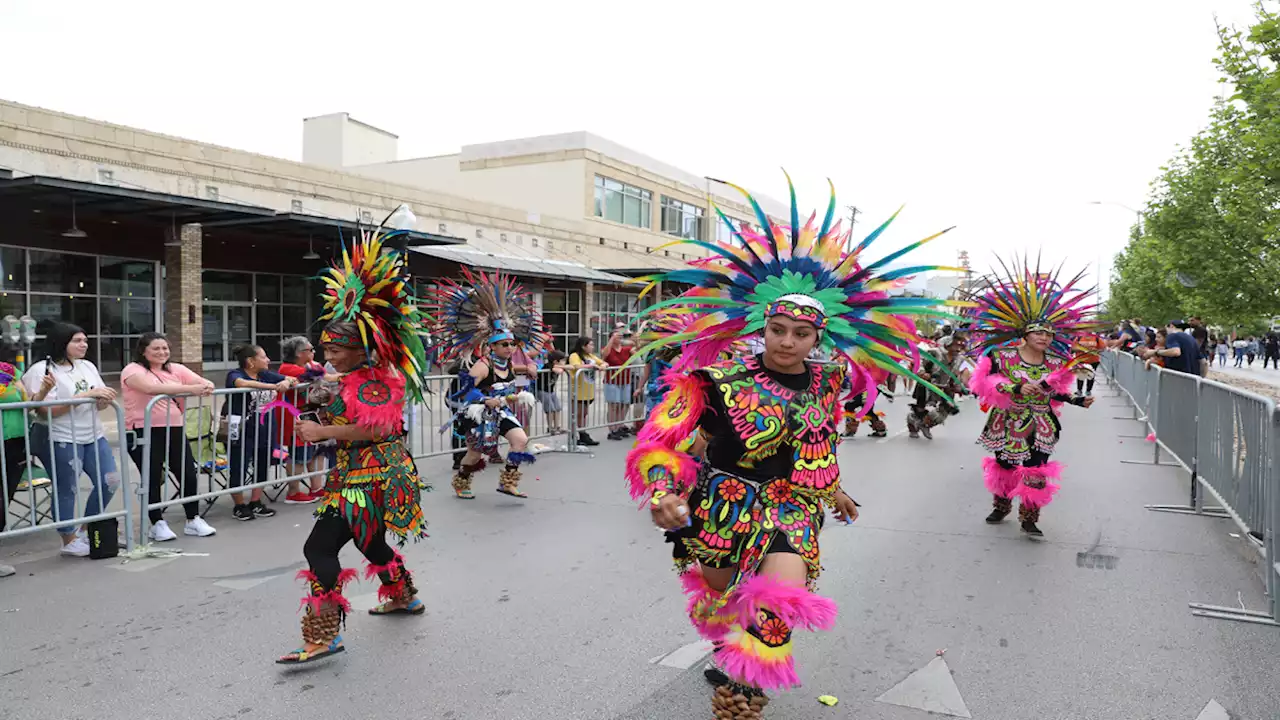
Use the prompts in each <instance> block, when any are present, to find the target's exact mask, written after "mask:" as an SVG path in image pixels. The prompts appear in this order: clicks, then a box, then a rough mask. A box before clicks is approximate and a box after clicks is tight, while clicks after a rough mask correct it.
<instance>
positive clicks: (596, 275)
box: [412, 246, 630, 285]
mask: <svg viewBox="0 0 1280 720" xmlns="http://www.w3.org/2000/svg"><path fill="white" fill-rule="evenodd" d="M412 249H413V251H414V252H419V253H422V254H423V255H428V256H430V257H434V258H439V259H441V260H448V261H449V262H455V263H458V264H459V265H468V266H471V267H477V268H481V269H484V270H501V271H502V272H506V273H511V274H512V275H527V276H530V277H542V278H551V279H553V280H578V281H581V282H598V283H609V284H613V285H621V284H623V283H625V282H627V280H629V279H630V278H627V277H624V276H622V275H615V274H613V273H607V272H604V271H602V270H596V269H594V268H589V267H587V266H586V265H582V264H580V263H575V262H569V261H567V260H546V259H542V258H532V257H515V256H513V255H503V254H500V253H490V252H484V251H482V250H476V249H473V248H466V247H421V246H419V247H414V248H412Z"/></svg>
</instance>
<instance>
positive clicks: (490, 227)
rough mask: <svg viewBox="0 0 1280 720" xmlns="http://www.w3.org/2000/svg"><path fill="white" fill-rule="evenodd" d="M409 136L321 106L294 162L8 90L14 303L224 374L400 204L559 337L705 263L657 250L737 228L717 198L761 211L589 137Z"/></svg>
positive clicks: (740, 214)
mask: <svg viewBox="0 0 1280 720" xmlns="http://www.w3.org/2000/svg"><path fill="white" fill-rule="evenodd" d="M397 143H398V138H396V136H395V135H394V134H393V133H392V132H390V131H388V130H386V129H380V128H374V127H372V126H369V125H366V124H364V123H360V122H359V121H357V120H354V119H352V118H350V117H349V116H347V115H345V114H338V115H328V116H322V117H320V118H310V119H307V120H305V121H304V122H303V147H304V161H303V162H297V161H292V160H286V159H281V158H275V157H269V156H265V155H260V154H255V153H250V152H246V151H242V150H236V149H233V148H226V147H221V146H217V145H212V144H209V143H202V142H198V141H195V140H189V139H184V138H178V137H173V136H168V135H163V134H160V133H155V132H150V131H147V130H143V129H138V128H130V127H125V126H121V125H115V124H111V123H107V122H103V121H99V120H94V119H90V118H84V117H78V116H73V115H69V114H66V113H60V112H56V111H53V110H46V109H42V108H36V107H31V106H26V105H21V104H18V103H13V102H8V101H3V100H0V220H2V221H3V222H0V265H3V266H4V268H5V272H3V273H0V305H3V307H0V310H3V311H4V314H23V313H30V314H32V315H33V316H37V320H39V321H41V323H43V324H45V325H47V324H48V323H51V322H53V321H55V320H71V321H74V322H76V323H77V324H80V325H82V326H85V327H86V330H90V331H91V341H92V343H93V344H94V347H95V349H94V350H93V353H94V354H93V357H91V359H94V358H96V360H95V361H96V362H98V363H99V365H100V366H101V367H102V368H103V370H104V371H105V372H108V373H110V372H113V371H118V368H119V367H120V366H121V365H122V364H123V363H124V362H126V361H127V359H128V356H129V353H130V350H131V347H130V344H131V342H132V341H133V340H135V339H136V337H137V335H138V334H140V333H141V332H144V331H146V330H151V329H159V330H162V331H164V332H166V333H167V334H169V335H170V336H171V338H172V339H173V341H174V344H175V354H176V358H177V359H178V360H180V361H182V362H185V363H188V364H191V365H193V366H197V367H199V366H201V365H204V366H206V367H208V368H209V369H214V370H217V369H221V368H225V367H227V366H228V364H229V362H230V350H231V348H232V347H233V346H234V345H235V344H241V343H244V342H251V341H252V342H258V343H259V344H262V345H263V346H264V347H268V348H269V350H268V352H269V353H271V352H272V351H273V348H274V347H275V346H276V345H277V344H278V341H279V340H280V339H281V338H282V337H286V336H288V335H291V334H297V333H311V334H314V333H313V332H312V331H314V330H315V328H314V327H312V325H311V320H312V319H313V318H314V314H315V302H314V291H315V290H316V288H315V287H314V285H313V283H310V282H309V281H308V278H310V277H312V276H314V274H315V273H316V272H317V271H318V270H319V269H320V267H321V266H322V265H323V261H324V259H325V258H328V257H330V256H331V255H332V253H333V252H335V250H336V248H337V243H338V234H339V232H340V231H341V232H345V233H346V234H347V235H349V234H350V232H351V230H352V229H353V226H354V224H355V223H356V222H362V223H376V222H378V221H380V220H381V219H382V218H384V217H386V216H387V215H388V214H389V213H391V212H392V211H393V210H394V209H396V208H397V207H399V206H400V205H402V204H403V205H407V206H408V207H409V208H410V209H411V210H412V211H413V213H414V215H415V216H416V225H415V227H414V230H415V238H416V241H415V242H416V243H417V246H416V247H414V248H413V250H414V251H416V252H415V253H414V257H415V261H414V265H413V267H414V273H415V275H416V276H417V277H419V278H420V279H422V280H423V281H424V282H426V283H429V282H430V281H431V278H432V277H435V276H441V275H454V274H456V273H457V271H458V267H459V265H464V264H465V265H469V266H471V267H475V268H480V269H508V270H510V271H512V272H514V273H516V274H518V275H520V276H521V279H522V281H524V282H525V284H526V285H527V286H529V287H530V289H531V290H532V291H533V292H534V294H535V296H536V297H537V299H538V301H539V303H540V304H541V306H542V308H543V310H544V314H545V315H546V316H547V317H548V320H549V321H550V322H552V323H553V324H554V325H555V327H554V330H555V334H556V336H557V344H559V345H565V344H567V343H569V342H571V340H572V339H573V338H574V337H576V335H578V334H591V335H595V336H596V337H597V338H603V337H604V335H605V334H606V333H607V330H608V328H611V327H612V326H613V324H614V323H615V322H625V321H627V320H628V319H630V318H633V317H634V315H635V314H636V313H637V312H638V311H639V310H640V309H641V307H640V306H641V303H640V302H638V301H637V300H636V294H637V293H638V290H639V287H638V286H636V285H635V284H627V283H626V280H627V279H628V277H627V276H634V275H638V274H645V273H649V272H654V271H659V270H663V269H672V268H676V267H680V266H682V265H683V264H684V262H685V261H686V260H687V259H689V258H691V257H693V254H692V253H691V252H690V251H689V250H687V249H681V248H665V249H664V248H661V246H662V245H663V244H665V243H668V242H670V241H672V240H675V239H677V238H678V237H681V236H684V237H703V238H706V237H715V236H716V235H715V234H716V233H718V232H719V233H723V231H718V230H717V229H716V228H717V225H718V223H714V222H712V219H711V216H712V213H711V211H710V205H709V203H708V201H707V196H708V194H710V195H711V196H712V197H714V198H715V202H716V203H717V204H718V205H719V206H720V207H721V209H722V211H724V212H725V213H726V214H728V215H729V216H731V217H733V218H735V219H736V220H750V219H751V218H752V214H751V213H750V212H749V208H747V207H746V206H745V205H743V204H742V203H741V202H740V200H739V199H736V198H735V197H734V196H735V194H736V193H735V192H734V191H732V190H731V189H729V188H727V187H725V186H723V185H721V184H719V183H716V182H714V181H712V180H708V179H706V178H700V177H698V176H695V175H692V174H689V173H685V172H683V171H680V170H679V169H677V168H674V167H672V166H669V165H665V164H664V163H661V162H659V161H657V160H654V159H652V158H650V157H648V156H645V155H642V154H640V153H637V152H634V151H631V150H628V149H626V148H623V147H621V146H618V145H616V144H613V143H610V142H609V141H607V140H605V139H603V138H599V137H597V136H594V135H591V134H589V133H567V134H562V135H553V136H546V137H541V138H530V139H526V140H515V141H506V142H498V143H487V144H483V145H475V146H467V147H464V148H462V149H461V150H460V151H459V152H458V153H456V154H453V155H448V156H443V157H436V158H419V159H412V160H399V159H397V158H396V157H395V155H396V146H397ZM758 199H760V200H761V202H762V204H763V205H764V206H765V209H766V211H767V212H769V213H770V214H776V215H779V216H781V215H782V214H783V212H784V211H783V209H782V207H781V206H780V205H779V204H777V203H775V202H774V201H772V200H770V199H768V198H758ZM77 223H78V225H79V227H78V228H76V229H77V230H80V229H83V230H84V231H87V237H86V236H84V235H82V234H80V233H72V232H68V231H67V228H68V225H70V226H72V227H75V226H76V225H77ZM446 251H449V252H446ZM459 252H460V253H464V254H461V255H459V254H458V253H459ZM73 266H74V267H73ZM170 266H172V267H170ZM14 268H21V269H20V270H19V271H18V272H17V274H14V273H11V272H9V270H10V269H14ZM121 268H123V269H121ZM516 268H518V269H516ZM175 273H176V275H175ZM118 275H119V276H122V277H124V276H127V279H124V280H120V279H117V276H118ZM67 278H73V279H74V281H72V280H67ZM166 278H168V280H166ZM195 278H200V279H201V282H199V283H197V282H195ZM120 288H125V289H127V292H125V291H122V290H120ZM89 290H92V292H89ZM125 308H128V309H127V310H126V309H125ZM175 325H177V327H174V326H175Z"/></svg>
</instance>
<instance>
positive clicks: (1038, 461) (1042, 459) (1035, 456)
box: [996, 449, 1049, 470]
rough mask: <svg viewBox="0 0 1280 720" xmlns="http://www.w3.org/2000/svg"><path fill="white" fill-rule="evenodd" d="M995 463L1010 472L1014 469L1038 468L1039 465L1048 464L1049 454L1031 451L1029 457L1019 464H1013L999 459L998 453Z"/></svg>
mask: <svg viewBox="0 0 1280 720" xmlns="http://www.w3.org/2000/svg"><path fill="white" fill-rule="evenodd" d="M996 462H997V463H999V464H1000V467H1002V468H1004V469H1005V470H1012V469H1014V468H1016V467H1040V466H1041V465H1043V464H1045V463H1047V462H1049V454H1048V453H1042V452H1040V451H1039V450H1034V449H1033V450H1032V451H1031V457H1029V458H1027V459H1026V460H1023V461H1022V462H1021V463H1013V462H1009V461H1008V460H1005V459H1004V458H1002V457H1000V454H999V453H996Z"/></svg>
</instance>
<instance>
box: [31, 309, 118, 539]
mask: <svg viewBox="0 0 1280 720" xmlns="http://www.w3.org/2000/svg"><path fill="white" fill-rule="evenodd" d="M49 347H50V348H51V350H50V355H49V357H47V358H45V359H44V360H41V361H40V362H38V363H35V364H34V365H32V366H31V367H30V368H28V369H27V372H26V373H24V374H23V376H22V384H23V385H24V386H25V387H26V389H27V393H28V394H30V395H31V399H32V400H35V401H41V400H70V399H72V398H93V399H94V400H96V401H97V402H93V403H80V404H78V405H58V406H55V407H48V408H39V409H37V410H36V413H35V415H36V417H35V421H34V422H33V423H32V424H31V454H32V455H35V456H36V457H37V458H39V459H40V464H41V465H43V466H44V469H45V472H47V473H49V475H50V477H52V478H53V486H54V497H55V502H54V519H55V520H57V521H59V522H61V521H66V520H71V519H73V518H75V517H76V495H77V494H78V491H79V486H80V473H81V472H83V473H84V474H85V475H88V476H89V480H90V481H92V483H93V489H92V490H90V491H89V498H88V500H87V501H86V502H85V506H84V515H83V517H90V516H93V515H97V514H98V513H101V512H103V511H104V510H106V507H107V505H109V504H110V503H111V497H112V496H113V495H115V492H116V489H117V488H119V487H120V471H119V469H118V468H117V467H116V459H115V456H114V455H113V454H112V452H111V445H110V444H109V443H107V438H106V434H105V433H104V432H103V429H102V421H101V420H100V419H99V418H98V411H99V410H101V409H103V408H105V407H106V406H107V405H108V404H110V403H111V401H112V400H114V399H115V397H116V392H115V391H114V390H112V389H111V388H109V387H107V385H106V383H104V382H102V376H101V375H99V374H98V368H96V367H94V365H93V363H91V362H89V361H88V360H85V359H84V356H85V355H86V354H87V353H88V352H89V339H88V338H87V337H86V336H85V334H84V330H82V329H80V328H78V327H76V326H75V325H71V324H68V323H56V324H54V326H53V327H52V328H50V330H49ZM81 528H83V526H75V525H67V526H65V527H60V528H58V533H59V534H60V535H62V553H63V554H64V555H73V556H76V557H85V556H86V555H88V554H89V542H88V540H86V539H85V537H84V535H82V534H81V533H80V532H78V530H79V529H81Z"/></svg>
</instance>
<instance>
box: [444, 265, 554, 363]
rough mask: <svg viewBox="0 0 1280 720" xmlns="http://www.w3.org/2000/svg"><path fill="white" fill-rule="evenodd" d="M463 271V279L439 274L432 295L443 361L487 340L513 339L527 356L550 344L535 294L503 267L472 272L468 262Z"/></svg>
mask: <svg viewBox="0 0 1280 720" xmlns="http://www.w3.org/2000/svg"><path fill="white" fill-rule="evenodd" d="M462 275H463V277H464V278H465V279H466V281H467V282H466V284H462V283H458V282H455V281H453V280H451V279H448V278H443V279H441V281H440V285H439V286H438V287H437V288H436V289H435V292H434V294H433V296H432V297H431V302H430V307H431V309H432V315H433V316H434V319H435V325H434V326H433V328H432V335H434V336H435V338H436V341H437V347H438V348H439V350H440V359H441V360H442V361H448V360H451V359H453V358H455V357H457V356H459V355H461V354H463V353H465V352H468V351H469V352H472V353H478V352H479V351H480V348H481V347H483V346H484V344H485V343H492V342H497V341H500V340H514V341H515V342H516V344H517V345H518V346H520V347H521V348H522V349H523V350H524V351H525V352H526V353H528V354H530V355H536V354H538V353H540V352H541V351H542V350H543V348H546V347H548V346H549V345H550V344H551V335H550V333H548V332H547V329H546V326H545V325H544V324H543V322H542V316H541V315H539V314H538V311H537V310H535V309H534V303H533V297H532V296H531V295H530V294H529V293H528V292H527V291H526V290H525V289H524V287H523V286H521V285H520V284H518V283H517V282H516V281H515V278H513V277H512V276H510V275H507V274H505V273H501V272H495V273H493V274H492V275H490V274H486V273H483V272H481V273H479V274H474V275H473V274H472V273H471V271H470V270H468V269H467V268H466V267H463V268H462Z"/></svg>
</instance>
